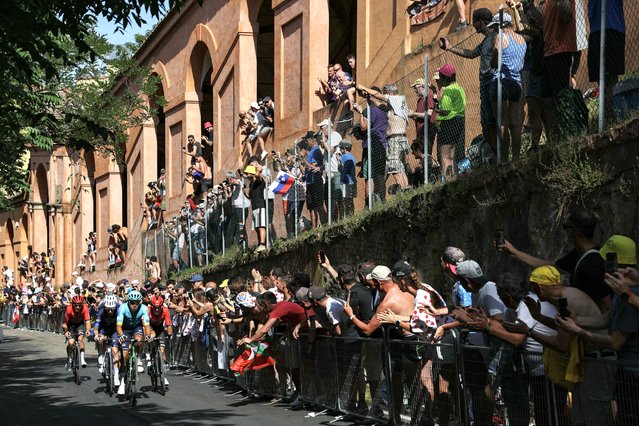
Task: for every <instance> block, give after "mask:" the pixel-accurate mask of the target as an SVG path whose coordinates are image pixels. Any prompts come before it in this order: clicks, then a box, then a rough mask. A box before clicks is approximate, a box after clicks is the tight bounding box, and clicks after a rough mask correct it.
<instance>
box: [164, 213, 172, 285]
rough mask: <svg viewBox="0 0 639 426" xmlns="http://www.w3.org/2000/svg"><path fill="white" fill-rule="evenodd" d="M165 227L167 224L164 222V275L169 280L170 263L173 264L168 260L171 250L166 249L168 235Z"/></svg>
mask: <svg viewBox="0 0 639 426" xmlns="http://www.w3.org/2000/svg"><path fill="white" fill-rule="evenodd" d="M164 226H165V222H164V221H162V244H163V246H164V274H165V278H168V272H169V263H171V260H170V259H167V252H169V251H170V250H167V249H166V233H165V232H164Z"/></svg>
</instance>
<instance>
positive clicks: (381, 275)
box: [366, 265, 391, 281]
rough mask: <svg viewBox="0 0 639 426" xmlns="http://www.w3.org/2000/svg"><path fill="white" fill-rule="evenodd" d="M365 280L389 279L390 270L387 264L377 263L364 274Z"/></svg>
mask: <svg viewBox="0 0 639 426" xmlns="http://www.w3.org/2000/svg"><path fill="white" fill-rule="evenodd" d="M366 279H367V280H377V281H390V279H391V270H390V269H388V266H384V265H377V266H376V267H375V268H374V269H373V270H372V271H371V273H370V274H368V275H366Z"/></svg>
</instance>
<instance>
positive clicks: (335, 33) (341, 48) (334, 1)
mask: <svg viewBox="0 0 639 426" xmlns="http://www.w3.org/2000/svg"><path fill="white" fill-rule="evenodd" d="M328 17H329V24H328V59H329V63H330V64H335V63H339V64H341V65H342V68H343V69H344V71H347V72H350V71H351V70H350V67H349V66H348V64H347V63H346V56H348V55H349V54H351V53H352V54H356V50H357V0H330V2H329V4H328Z"/></svg>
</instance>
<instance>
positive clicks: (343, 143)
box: [339, 139, 353, 149]
mask: <svg viewBox="0 0 639 426" xmlns="http://www.w3.org/2000/svg"><path fill="white" fill-rule="evenodd" d="M339 147H340V148H346V149H351V148H352V147H353V144H352V143H351V141H349V140H347V139H342V140H341V141H340V143H339Z"/></svg>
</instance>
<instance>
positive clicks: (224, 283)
mask: <svg viewBox="0 0 639 426" xmlns="http://www.w3.org/2000/svg"><path fill="white" fill-rule="evenodd" d="M228 286H229V280H228V279H226V280H224V281H222V284H220V285H219V286H218V288H224V287H228Z"/></svg>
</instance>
